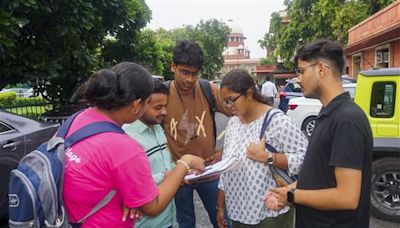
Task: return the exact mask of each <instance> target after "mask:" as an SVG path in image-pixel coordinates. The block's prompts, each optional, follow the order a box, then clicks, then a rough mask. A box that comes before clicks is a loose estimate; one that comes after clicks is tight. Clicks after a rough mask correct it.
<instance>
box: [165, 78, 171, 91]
mask: <svg viewBox="0 0 400 228" xmlns="http://www.w3.org/2000/svg"><path fill="white" fill-rule="evenodd" d="M163 84H164V85H165V86H166V87H168V91H169V87H170V86H171V81H170V80H168V81H165V82H163Z"/></svg>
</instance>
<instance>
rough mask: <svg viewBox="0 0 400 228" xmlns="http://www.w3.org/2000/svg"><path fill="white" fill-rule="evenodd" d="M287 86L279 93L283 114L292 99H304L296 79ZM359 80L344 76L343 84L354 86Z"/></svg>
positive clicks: (291, 80)
mask: <svg viewBox="0 0 400 228" xmlns="http://www.w3.org/2000/svg"><path fill="white" fill-rule="evenodd" d="M286 82H287V83H286V84H285V86H284V87H283V89H282V91H281V92H280V93H279V105H278V107H279V109H280V110H282V111H283V112H287V111H288V109H289V106H288V105H289V101H290V99H292V98H297V97H302V96H303V90H302V88H301V86H300V85H299V84H298V83H297V81H296V80H295V79H288V80H286ZM356 82H357V80H356V79H354V78H351V77H350V76H348V75H342V83H343V84H353V83H356Z"/></svg>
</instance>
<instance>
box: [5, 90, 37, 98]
mask: <svg viewBox="0 0 400 228" xmlns="http://www.w3.org/2000/svg"><path fill="white" fill-rule="evenodd" d="M10 91H12V92H15V93H16V94H17V96H19V97H33V96H34V95H35V94H34V91H33V88H10V89H2V90H1V91H0V92H1V93H4V92H10Z"/></svg>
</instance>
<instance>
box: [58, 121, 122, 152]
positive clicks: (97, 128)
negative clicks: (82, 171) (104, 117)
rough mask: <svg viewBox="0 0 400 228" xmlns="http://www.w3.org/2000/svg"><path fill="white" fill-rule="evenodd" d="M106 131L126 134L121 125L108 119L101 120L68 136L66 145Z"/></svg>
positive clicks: (68, 145)
mask: <svg viewBox="0 0 400 228" xmlns="http://www.w3.org/2000/svg"><path fill="white" fill-rule="evenodd" d="M104 132H114V133H119V134H125V132H124V130H122V128H120V127H119V126H117V125H115V124H113V123H111V122H107V121H101V122H95V123H92V124H89V125H86V126H84V127H82V128H80V129H79V130H77V131H76V132H74V133H73V134H72V135H70V136H68V138H67V139H65V145H66V147H70V146H72V145H73V144H75V143H77V142H79V141H81V140H83V139H85V138H88V137H90V136H93V135H97V134H100V133H104Z"/></svg>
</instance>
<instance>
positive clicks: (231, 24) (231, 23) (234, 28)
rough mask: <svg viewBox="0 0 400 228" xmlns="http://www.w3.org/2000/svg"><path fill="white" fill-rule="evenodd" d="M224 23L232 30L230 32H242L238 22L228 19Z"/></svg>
mask: <svg viewBox="0 0 400 228" xmlns="http://www.w3.org/2000/svg"><path fill="white" fill-rule="evenodd" d="M226 24H227V25H228V27H229V28H230V29H231V30H232V31H231V33H239V34H243V31H242V28H241V27H240V26H239V25H238V24H236V23H235V22H234V21H233V20H228V22H227V23H226Z"/></svg>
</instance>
